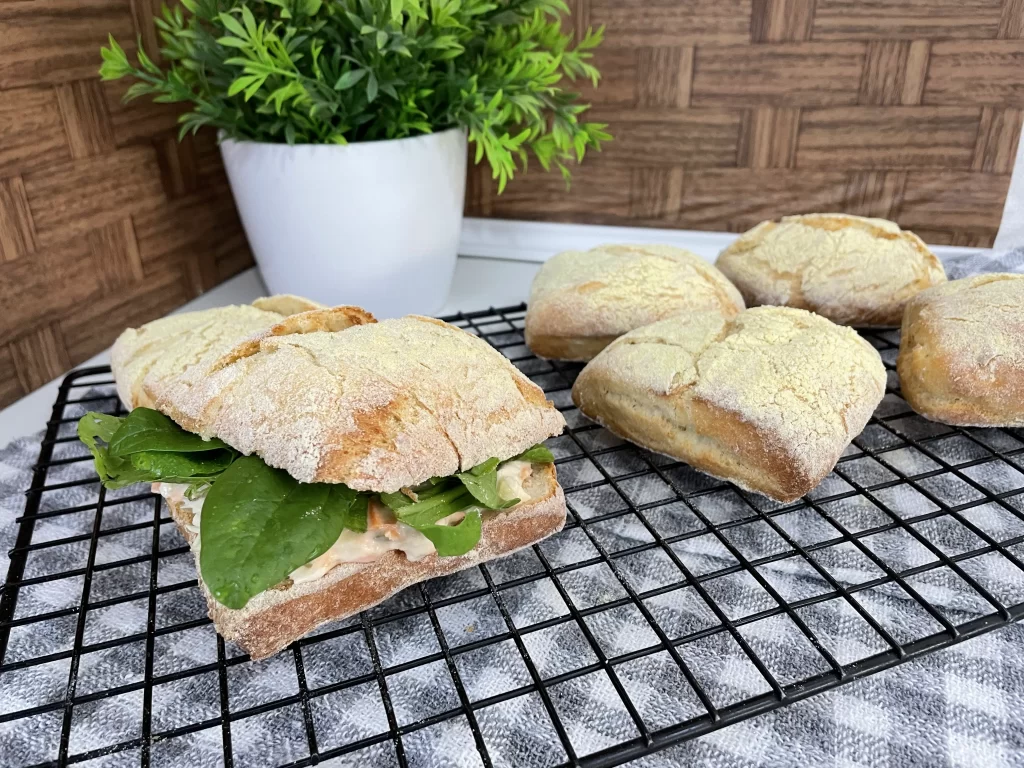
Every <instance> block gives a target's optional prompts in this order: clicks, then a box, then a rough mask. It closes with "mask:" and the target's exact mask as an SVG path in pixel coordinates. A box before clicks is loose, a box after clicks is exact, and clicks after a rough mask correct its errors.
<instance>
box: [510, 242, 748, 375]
mask: <svg viewBox="0 0 1024 768" xmlns="http://www.w3.org/2000/svg"><path fill="white" fill-rule="evenodd" d="M742 309H743V299H742V297H741V296H740V294H739V291H737V290H736V288H735V287H734V286H733V285H731V284H730V283H729V281H728V280H726V279H725V277H723V276H722V274H721V273H720V272H719V271H718V270H717V269H715V268H714V267H713V266H712V265H711V264H709V263H708V262H707V261H705V260H704V259H702V258H701V257H700V256H697V255H696V254H693V253H690V252H689V251H684V250H682V249H680V248H673V247H671V246H668V245H605V246H601V247H600V248H594V249H592V250H589V251H566V252H565V253H560V254H558V255H557V256H555V257H553V258H552V259H550V260H549V261H548V262H547V263H545V264H544V266H543V267H541V269H540V271H539V272H538V273H537V276H536V277H535V278H534V280H533V287H532V289H531V291H530V306H529V309H528V310H527V312H526V343H527V345H528V346H529V347H530V349H531V350H533V352H534V354H536V355H538V356H539V357H547V358H555V359H560V360H590V359H592V358H593V357H594V355H596V354H597V353H598V352H600V351H601V350H602V349H604V348H605V347H606V346H608V344H610V343H611V342H612V341H613V340H614V339H616V338H618V337H619V336H621V335H622V334H624V333H626V332H628V331H631V330H633V329H634V328H639V327H641V326H644V325H648V324H650V323H653V322H655V321H657V320H661V319H663V318H666V317H670V316H671V315H674V314H677V313H679V312H685V311H689V310H708V311H713V312H718V313H720V314H722V315H723V316H725V317H733V316H735V315H736V313H737V312H739V311H741V310H742Z"/></svg>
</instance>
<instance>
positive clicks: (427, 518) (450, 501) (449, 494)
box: [395, 485, 473, 528]
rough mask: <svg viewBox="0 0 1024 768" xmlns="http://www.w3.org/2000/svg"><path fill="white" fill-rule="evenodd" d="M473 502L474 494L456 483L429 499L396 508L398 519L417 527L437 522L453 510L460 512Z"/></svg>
mask: <svg viewBox="0 0 1024 768" xmlns="http://www.w3.org/2000/svg"><path fill="white" fill-rule="evenodd" d="M472 503H473V496H472V494H470V492H469V491H468V490H466V488H465V487H463V486H462V485H454V486H453V487H451V488H449V489H448V490H446V491H443V492H441V493H438V494H435V495H434V496H431V497H430V498H429V499H424V500H423V501H417V502H415V503H413V504H408V505H406V506H404V507H401V508H400V509H396V510H395V514H397V515H398V519H399V520H401V521H402V522H403V523H407V524H408V525H411V526H413V527H414V528H416V527H417V526H418V525H425V524H427V523H436V522H437V521H438V520H440V519H441V518H442V517H448V515H450V514H451V513H452V512H458V511H459V510H460V509H464V508H465V507H468V506H469V505H470V504H472Z"/></svg>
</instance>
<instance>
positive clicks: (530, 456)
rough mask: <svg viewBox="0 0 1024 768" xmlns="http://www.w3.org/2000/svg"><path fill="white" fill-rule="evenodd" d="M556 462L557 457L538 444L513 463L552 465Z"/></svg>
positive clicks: (517, 457) (541, 444)
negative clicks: (527, 462) (529, 462)
mask: <svg viewBox="0 0 1024 768" xmlns="http://www.w3.org/2000/svg"><path fill="white" fill-rule="evenodd" d="M554 460H555V455H554V454H553V453H551V451H550V450H548V447H547V446H546V445H544V444H543V443H538V444H537V445H535V446H533V448H530V449H528V450H526V451H523V452H522V453H520V454H519V455H518V456H516V457H515V459H512V461H532V462H535V463H537V464H550V463H552V462H553V461H554Z"/></svg>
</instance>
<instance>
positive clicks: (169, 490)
mask: <svg viewBox="0 0 1024 768" xmlns="http://www.w3.org/2000/svg"><path fill="white" fill-rule="evenodd" d="M532 473H533V465H532V464H531V463H530V462H528V461H507V462H505V463H504V464H503V465H501V466H500V467H498V495H499V496H501V498H503V499H505V500H506V501H508V500H511V499H519V501H520V502H524V501H528V500H529V498H530V495H529V493H527V491H526V488H524V487H523V484H524V483H525V481H526V480H527V479H528V478H529V477H530V475H531V474H532ZM152 490H153V493H158V494H160V495H161V496H163V497H164V498H165V499H167V500H168V501H169V502H170V501H173V502H175V503H177V504H179V505H180V506H182V507H183V508H184V509H187V510H188V511H189V512H191V513H192V521H191V522H190V523H187V524H186V525H185V529H186V530H188V531H189V532H190V533H194V534H195V539H194V540H193V547H194V548H195V550H196V551H197V552H198V551H199V527H200V520H201V516H202V512H203V502H204V501H205V498H206V493H205V491H203V492H202V495H200V496H198V498H194V499H189V498H186V496H185V491H186V490H188V485H186V484H185V483H153V488H152ZM470 509H474V507H468V508H467V509H462V510H459V511H458V512H454V513H452V514H450V515H448V517H446V518H444V519H442V520H438V521H437V524H438V525H455V524H457V523H459V522H461V521H462V519H463V518H464V517H465V516H466V512H467V511H469V510H470ZM366 522H367V530H366V532H365V533H357V532H356V531H350V530H347V529H346V530H344V531H342V532H341V535H340V536H339V537H338V540H337V541H335V542H334V544H332V545H331V547H330V549H328V550H327V551H326V552H324V553H323V554H322V555H320V556H319V557H317V558H314V559H313V560H311V561H309V562H308V563H306V564H305V565H303V566H300V567H299V568H296V569H295V570H294V571H292V573H291V575H290V578H291V580H292V582H293V583H295V584H302V583H305V582H309V581H315V580H316V579H319V578H322V577H324V576H326V575H327V574H328V573H329V572H330V571H331V570H333V569H334V568H335V567H337V566H339V565H341V564H342V563H372V562H373V561H374V560H376V559H378V558H379V557H381V556H382V555H384V554H385V553H387V552H390V551H392V550H399V551H401V552H404V553H405V557H406V559H408V560H409V561H411V562H417V561H419V560H422V559H423V558H425V557H427V556H428V555H431V554H433V553H434V552H435V551H436V550H435V549H434V543H433V542H432V541H431V540H430V539H428V538H427V537H426V536H424V535H423V534H422V533H420V532H419V531H417V530H416V529H415V528H413V527H412V526H409V525H406V524H405V523H403V522H400V521H399V520H397V519H396V517H395V514H394V512H392V511H391V510H390V509H388V508H387V507H386V506H384V505H383V504H381V503H380V502H379V501H378V500H377V499H376V498H373V499H371V500H370V508H369V510H368V513H367V520H366Z"/></svg>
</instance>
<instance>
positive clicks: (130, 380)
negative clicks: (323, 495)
mask: <svg viewBox="0 0 1024 768" xmlns="http://www.w3.org/2000/svg"><path fill="white" fill-rule="evenodd" d="M210 312H211V313H213V314H209V313H196V314H197V315H202V316H203V317H200V318H197V317H192V318H191V320H181V321H178V323H177V324H175V326H174V327H173V332H171V328H169V327H168V326H164V325H161V326H157V329H156V331H153V330H152V327H153V326H154V325H155V324H152V323H151V324H149V325H147V326H143V328H141V329H138V330H137V331H134V332H126V334H124V335H122V337H121V339H119V340H118V343H117V345H116V348H115V354H114V356H113V358H114V361H115V365H114V372H115V378H117V380H118V385H119V391H123V392H124V393H126V394H127V395H128V397H126V399H125V401H126V403H127V404H128V405H129V406H135V405H151V406H152V407H155V408H157V409H158V410H160V411H162V412H163V413H166V414H167V415H168V416H170V417H171V418H172V419H174V420H175V421H176V422H178V423H179V424H180V425H181V426H182V427H184V428H185V429H187V430H190V431H192V432H196V433H198V434H201V435H203V436H204V437H219V438H220V439H222V440H224V441H225V442H227V443H228V444H229V445H231V446H233V447H234V448H236V449H237V450H239V451H242V452H243V453H246V454H249V453H256V454H258V455H259V456H261V457H262V458H263V459H264V460H265V461H266V462H267V463H268V464H270V465H271V466H275V467H279V468H281V469H284V470H286V471H288V472H289V473H290V474H291V475H292V476H293V477H295V478H296V479H297V480H300V481H303V482H343V483H345V484H347V485H349V486H350V487H352V488H354V489H356V490H367V491H396V490H398V489H399V488H401V487H402V486H406V485H413V484H416V483H419V482H422V481H424V480H427V479H428V478H430V477H434V476H445V475H450V474H452V473H454V472H458V471H460V470H463V469H468V468H470V467H472V466H474V465H476V464H479V463H480V462H482V461H485V460H486V459H488V458H490V457H492V456H496V457H498V458H500V459H507V458H510V457H512V456H514V455H516V454H518V453H520V452H522V451H523V450H525V449H526V448H529V447H530V446H531V445H533V444H535V443H538V442H540V441H542V440H544V439H545V438H547V437H550V436H551V435H555V434H558V433H560V432H561V431H562V428H563V426H564V420H563V419H562V416H561V414H559V413H558V411H557V410H555V408H554V406H552V405H551V404H550V403H549V402H547V400H546V399H545V398H544V394H543V393H542V392H541V390H540V389H539V388H538V387H537V386H536V385H534V384H533V383H532V382H531V381H530V380H529V379H527V378H526V377H525V376H523V375H522V374H521V373H520V372H519V371H518V370H517V369H516V368H515V367H514V366H513V365H512V364H511V363H509V362H508V361H507V360H506V359H505V358H504V357H503V356H502V355H501V354H500V353H499V352H497V351H496V350H495V349H493V348H492V347H490V346H489V345H488V344H487V343H486V342H484V341H482V340H480V339H478V338H476V337H474V336H472V335H470V334H468V333H466V332H464V331H462V330H459V329H458V328H454V327H453V326H450V325H448V324H446V323H443V322H441V321H438V320H433V319H430V318H425V317H416V316H410V317H404V318H399V319H395V320H386V321H383V322H381V323H376V322H374V321H373V318H372V316H370V315H368V314H367V313H365V312H363V311H362V310H359V309H358V308H355V307H339V308H335V309H331V310H325V309H324V310H312V311H309V312H304V313H300V314H296V315H292V316H289V317H282V316H281V315H279V314H276V313H270V312H267V310H259V309H256V308H253V307H229V308H225V309H224V310H212V311H210ZM261 313H262V314H261ZM268 315H270V316H268ZM181 317H182V318H188V317H189V316H187V315H183V316H181ZM157 322H158V323H163V322H164V321H157ZM189 323H191V325H190V324H189ZM140 337H143V338H148V341H147V342H146V343H140V341H139V340H140ZM161 340H162V341H161ZM161 354H163V355H165V356H167V357H168V358H169V359H171V360H173V361H174V362H173V364H167V363H165V362H163V361H162V360H161V359H160V357H161ZM140 356H141V357H145V359H146V361H149V362H146V363H143V362H141V361H140V360H139V359H137V358H139V357H140ZM147 366H148V367H147ZM136 393H139V394H136ZM122 396H123V397H124V394H123V395H122Z"/></svg>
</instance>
